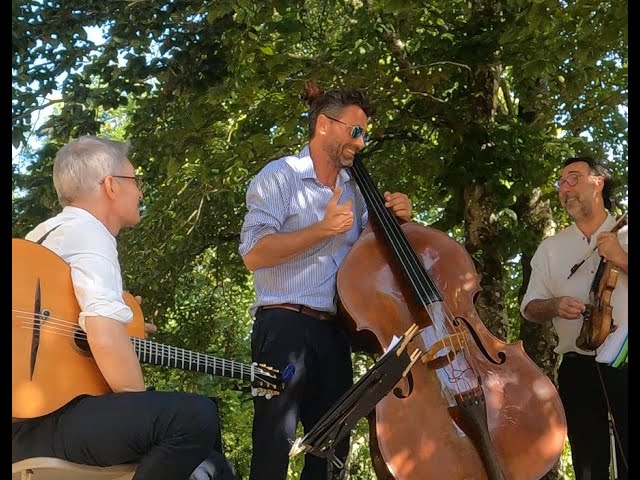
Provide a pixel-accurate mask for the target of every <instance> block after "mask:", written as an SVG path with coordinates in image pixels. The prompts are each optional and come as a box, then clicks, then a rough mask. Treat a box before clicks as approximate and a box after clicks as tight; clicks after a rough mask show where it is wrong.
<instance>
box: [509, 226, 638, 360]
mask: <svg viewBox="0 0 640 480" xmlns="http://www.w3.org/2000/svg"><path fill="white" fill-rule="evenodd" d="M614 225H615V218H614V217H613V216H611V215H608V216H607V219H606V220H605V221H604V223H603V224H602V225H601V226H600V228H599V229H598V230H597V231H596V232H595V233H594V234H593V235H592V236H591V239H590V241H587V238H586V237H585V236H584V235H583V234H582V232H581V231H580V229H579V228H578V227H577V226H576V225H575V224H574V225H571V226H570V227H567V228H565V229H564V230H562V231H560V232H558V233H557V234H555V235H553V236H551V237H548V238H546V239H544V240H543V241H542V243H541V244H540V246H539V247H538V249H537V250H536V253H535V254H534V256H533V258H532V259H531V279H530V280H529V286H528V287H527V293H525V295H524V297H523V299H522V303H521V304H520V312H521V313H522V315H523V316H524V317H525V318H527V316H526V315H525V313H524V310H525V307H526V306H527V305H528V304H529V302H530V301H531V300H546V299H549V298H554V297H563V296H570V297H576V298H578V299H580V300H581V301H582V302H584V303H585V305H586V304H588V303H589V291H590V290H591V283H592V281H593V278H594V276H595V273H596V271H597V269H598V264H599V263H600V255H598V252H597V251H596V252H594V253H593V255H591V257H589V258H588V259H587V260H586V261H585V262H584V263H583V264H582V265H581V266H580V268H578V270H576V272H575V273H574V274H573V275H572V276H571V278H569V279H567V277H568V276H569V274H570V273H571V267H573V266H574V265H575V264H577V263H579V262H580V261H581V260H582V259H583V258H584V257H585V256H586V255H587V254H588V253H589V252H590V251H591V250H593V249H594V248H595V246H596V243H597V237H598V234H599V233H601V232H607V231H610V230H611V229H612V228H613V226H614ZM627 232H628V229H627V226H625V227H623V228H621V229H620V230H619V231H618V240H619V241H620V245H621V246H622V248H623V249H624V251H625V252H627V253H628V252H629V241H628V233H627ZM628 289H629V286H628V276H627V274H626V273H624V272H622V271H620V272H619V273H618V280H617V283H616V287H615V289H614V290H613V294H612V297H611V306H612V307H613V310H612V317H613V323H614V324H615V325H617V327H618V328H617V330H616V331H615V332H613V333H611V334H609V336H608V337H607V339H606V340H605V342H604V343H603V344H602V345H601V346H600V347H599V348H598V350H597V352H589V351H586V350H582V349H580V348H578V347H576V338H578V336H579V335H580V330H581V328H582V316H580V317H578V318H576V319H566V318H561V317H554V318H553V326H554V327H555V329H556V332H557V334H558V345H557V346H556V348H555V350H554V351H555V352H556V353H566V352H578V353H580V354H583V355H595V354H596V353H597V355H598V356H597V357H596V360H597V361H599V362H602V363H610V362H612V361H613V359H614V358H615V356H616V355H617V353H618V351H619V348H620V347H621V345H622V343H623V342H624V340H625V339H626V337H627V333H628V316H629V312H628V301H629V294H628Z"/></svg>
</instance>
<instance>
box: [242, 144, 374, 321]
mask: <svg viewBox="0 0 640 480" xmlns="http://www.w3.org/2000/svg"><path fill="white" fill-rule="evenodd" d="M336 185H337V186H339V187H340V188H342V196H341V197H340V200H339V202H338V203H340V204H343V203H345V202H346V201H348V199H353V208H354V222H353V227H352V228H351V230H349V231H348V232H345V233H341V234H339V235H336V236H334V237H331V238H329V239H327V240H324V241H322V242H320V243H317V244H316V245H314V246H312V247H311V248H309V249H308V250H306V251H304V252H302V253H300V254H299V255H297V256H295V257H293V258H292V259H290V260H289V261H287V262H285V263H283V264H280V265H276V266H275V267H270V268H262V269H258V270H256V271H255V272H254V277H253V281H254V288H255V293H256V300H255V302H254V304H253V305H252V306H251V308H250V309H249V312H250V313H251V315H255V313H256V310H257V309H258V307H259V306H261V305H273V304H276V303H296V304H302V305H306V306H307V307H311V308H315V309H316V310H322V311H326V312H331V313H335V312H336V273H337V272H338V267H339V266H340V264H341V263H342V261H343V260H344V258H345V256H346V255H347V252H348V251H349V249H350V248H351V246H352V245H353V244H354V243H355V241H356V240H357V239H358V236H359V235H360V232H361V231H362V229H363V228H364V226H365V225H366V222H367V208H366V204H365V201H364V198H363V197H362V194H361V193H360V190H359V188H358V186H357V185H356V182H355V180H354V179H352V178H350V176H349V174H348V173H347V171H346V170H341V171H340V173H339V175H338V179H337V181H336ZM332 195H333V192H332V191H331V189H330V188H329V187H327V186H325V185H323V184H321V183H320V182H319V181H318V177H317V176H316V172H315V170H314V168H313V161H312V160H311V156H310V154H309V146H308V145H307V146H305V147H304V148H303V149H302V151H301V152H300V153H299V154H298V155H292V156H286V157H282V158H279V159H277V160H274V161H272V162H269V163H268V164H267V165H266V166H265V167H264V168H263V169H262V170H261V171H260V172H259V173H258V174H257V175H256V176H255V178H254V179H253V180H252V181H251V183H250V184H249V188H248V190H247V199H246V202H247V210H248V211H247V214H246V216H245V218H244V224H243V226H242V232H241V234H240V247H239V249H238V251H239V252H240V255H242V256H245V255H246V254H247V253H248V252H249V251H250V250H251V249H252V248H253V247H254V246H255V245H256V243H258V240H260V239H261V238H262V237H264V236H265V235H269V234H272V233H277V232H295V231H297V230H301V229H302V228H305V227H308V226H309V225H312V224H314V223H317V222H319V221H321V220H322V219H323V218H324V214H325V211H326V209H327V204H328V203H329V200H330V199H331V197H332Z"/></svg>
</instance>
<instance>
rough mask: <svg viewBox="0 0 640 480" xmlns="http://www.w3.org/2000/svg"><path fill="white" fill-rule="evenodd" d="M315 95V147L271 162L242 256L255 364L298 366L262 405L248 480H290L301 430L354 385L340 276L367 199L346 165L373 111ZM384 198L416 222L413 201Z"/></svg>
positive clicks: (257, 191)
mask: <svg viewBox="0 0 640 480" xmlns="http://www.w3.org/2000/svg"><path fill="white" fill-rule="evenodd" d="M307 88H308V90H307V92H306V93H305V99H306V100H307V102H308V103H309V104H310V109H309V127H310V137H311V139H310V141H309V143H308V144H307V145H306V146H305V147H304V148H303V149H302V151H300V152H299V153H298V154H296V155H290V156H286V157H282V158H280V159H277V160H275V161H272V162H270V163H268V164H267V165H266V166H265V167H264V168H263V169H262V170H261V171H260V172H259V173H258V175H257V176H256V177H255V178H254V179H253V181H252V182H251V184H250V185H249V188H248V191H247V197H246V201H247V209H248V212H247V214H246V216H245V220H244V225H243V228H242V233H241V243H240V247H239V252H240V254H241V255H242V257H243V259H244V263H245V265H246V266H247V268H248V269H249V270H250V271H252V272H253V273H254V287H255V291H256V299H255V302H254V304H253V306H252V307H251V309H250V312H251V314H252V315H254V316H255V321H254V325H253V332H252V337H251V350H252V357H253V360H254V361H257V362H259V363H266V362H269V364H270V365H275V366H285V365H286V364H288V363H291V364H293V365H294V366H295V367H296V371H295V374H294V377H293V379H292V380H291V382H290V383H289V384H288V386H287V389H286V390H285V392H284V393H283V394H281V395H279V396H278V397H276V398H272V399H270V400H268V401H266V400H264V399H259V398H254V407H255V408H254V420H253V455H252V459H251V474H250V480H264V479H269V480H285V479H286V478H287V470H288V464H289V457H288V454H289V451H290V449H291V444H292V442H293V440H294V439H295V438H296V427H297V425H298V422H301V423H302V425H303V427H304V429H305V432H306V431H308V430H309V429H311V428H312V427H313V426H314V425H315V424H316V423H317V421H318V420H319V419H320V418H321V417H322V415H323V414H324V413H325V412H327V411H328V410H329V408H330V407H331V406H332V405H333V404H334V403H335V402H336V400H338V398H339V397H340V396H341V395H342V394H343V393H344V392H345V391H347V390H348V389H349V387H351V385H352V384H353V371H352V366H351V349H350V345H349V341H348V339H347V336H346V334H345V333H344V332H343V331H342V329H341V328H340V326H339V325H338V323H337V322H336V319H335V315H336V274H337V271H338V268H339V266H340V263H341V262H342V260H343V259H344V258H345V256H346V254H347V252H348V251H349V249H350V248H351V246H352V245H353V244H354V242H355V241H356V240H357V238H358V236H359V234H360V232H361V231H362V229H363V228H364V226H365V224H366V223H367V210H366V205H365V202H364V198H363V197H362V194H361V193H360V191H359V190H358V187H357V185H356V183H355V180H354V179H351V178H350V177H349V174H348V173H347V171H346V170H345V169H344V167H348V166H351V165H352V163H353V159H354V156H355V155H356V153H357V152H358V151H359V150H360V149H362V148H363V147H364V145H365V141H366V133H365V132H366V129H367V121H368V118H369V117H370V116H371V115H372V114H373V108H372V106H371V104H370V103H369V101H368V99H367V98H366V97H365V95H364V94H362V93H361V92H359V91H352V90H336V91H330V92H326V93H324V94H320V91H319V89H317V87H316V89H312V88H311V84H308V85H307ZM314 90H315V91H314ZM385 198H386V200H387V206H388V207H390V208H391V209H392V211H393V212H394V213H395V214H396V215H397V216H398V217H400V218H403V219H405V220H408V219H409V218H410V216H411V201H410V200H409V198H408V197H407V196H406V195H405V194H402V193H393V194H391V193H389V192H385ZM348 449H349V440H348V439H346V440H344V441H343V442H342V443H341V444H340V445H339V446H338V447H337V448H336V456H337V457H338V458H339V459H340V460H341V461H342V462H344V461H345V460H346V457H347V453H348ZM343 472H344V470H343V471H342V472H340V473H338V474H337V475H341V474H342V473H343ZM300 478H301V479H302V480H326V478H327V463H326V460H325V459H322V458H320V457H317V456H313V455H306V456H305V464H304V468H303V471H302V475H301V477H300Z"/></svg>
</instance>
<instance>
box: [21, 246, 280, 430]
mask: <svg viewBox="0 0 640 480" xmlns="http://www.w3.org/2000/svg"><path fill="white" fill-rule="evenodd" d="M11 247H12V268H11V270H12V282H13V284H12V288H11V306H12V313H11V337H12V342H11V346H12V360H13V361H12V372H11V401H12V406H11V416H12V418H13V419H14V420H15V419H28V418H36V417H40V416H42V415H46V414H48V413H51V412H53V411H55V410H57V409H58V408H60V407H62V406H63V405H65V404H66V403H68V402H69V401H70V400H72V399H74V398H75V397H77V396H79V395H84V394H86V395H103V394H105V393H110V392H111V389H110V388H109V385H108V384H107V383H106V381H105V380H104V377H103V376H102V374H101V373H100V370H99V369H98V366H97V365H96V362H95V361H94V359H93V357H92V356H91V351H90V349H89V345H88V343H87V335H86V333H84V332H83V331H82V329H81V328H80V326H79V325H78V317H79V313H80V307H79V305H78V303H77V300H76V297H75V294H74V291H73V285H72V283H71V268H70V267H69V265H68V264H67V263H66V262H65V261H64V260H63V259H62V258H60V257H59V256H58V255H57V254H55V253H54V252H53V251H51V250H49V249H48V248H46V247H44V246H42V245H40V244H38V243H35V242H31V241H29V240H23V239H13V240H12V244H11ZM123 298H124V301H125V303H126V304H127V305H128V306H129V307H131V309H132V310H133V320H132V321H131V322H130V323H129V324H128V325H127V326H126V329H127V332H128V334H129V335H130V336H131V341H132V343H133V346H134V348H135V350H136V352H137V354H138V358H139V360H140V362H141V363H148V364H153V365H162V366H166V367H170V368H176V369H180V370H188V371H195V372H202V373H207V374H210V375H214V376H219V377H227V378H232V379H237V380H240V381H244V382H247V383H249V384H250V385H251V387H252V388H251V391H252V394H253V395H264V396H266V397H267V398H271V396H273V395H277V394H279V393H280V392H281V391H282V390H283V388H284V382H283V380H282V375H281V373H280V372H279V371H278V370H276V369H274V368H272V367H269V366H266V365H257V364H255V363H254V364H251V365H249V364H244V363H240V362H236V361H234V360H227V359H223V358H217V357H214V356H212V355H209V354H205V353H198V352H192V351H189V350H185V349H182V348H178V347H174V346H171V345H163V344H160V343H158V342H154V341H150V340H146V339H145V338H144V336H145V334H144V317H143V314H142V310H141V309H140V306H139V305H138V302H137V301H136V300H135V298H134V297H133V295H131V294H130V293H129V292H124V295H123ZM290 367H291V366H288V367H287V368H286V369H285V373H286V375H287V377H290V376H291V375H292V372H290V371H287V370H288V369H290Z"/></svg>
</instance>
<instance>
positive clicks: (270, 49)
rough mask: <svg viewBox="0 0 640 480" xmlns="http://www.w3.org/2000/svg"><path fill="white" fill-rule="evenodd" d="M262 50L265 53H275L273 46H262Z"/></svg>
mask: <svg viewBox="0 0 640 480" xmlns="http://www.w3.org/2000/svg"><path fill="white" fill-rule="evenodd" d="M260 51H261V52H262V53H264V54H265V55H273V49H272V48H271V47H268V46H262V47H260Z"/></svg>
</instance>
